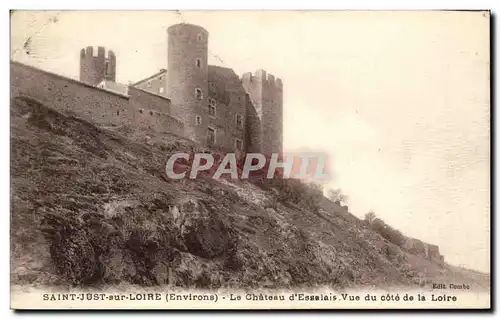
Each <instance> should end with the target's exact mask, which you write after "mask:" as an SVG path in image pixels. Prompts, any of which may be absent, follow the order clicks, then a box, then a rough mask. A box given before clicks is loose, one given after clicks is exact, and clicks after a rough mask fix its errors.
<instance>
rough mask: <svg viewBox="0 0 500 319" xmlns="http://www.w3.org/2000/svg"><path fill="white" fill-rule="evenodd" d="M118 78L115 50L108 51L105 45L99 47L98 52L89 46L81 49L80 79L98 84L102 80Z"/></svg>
mask: <svg viewBox="0 0 500 319" xmlns="http://www.w3.org/2000/svg"><path fill="white" fill-rule="evenodd" d="M115 79H116V57H115V54H114V53H113V51H111V50H109V51H107V52H106V49H105V48H104V47H98V48H97V52H94V48H93V47H91V46H89V47H86V48H85V49H82V50H81V51H80V81H81V82H84V83H87V84H90V85H97V84H99V83H101V82H102V80H107V81H113V82H115Z"/></svg>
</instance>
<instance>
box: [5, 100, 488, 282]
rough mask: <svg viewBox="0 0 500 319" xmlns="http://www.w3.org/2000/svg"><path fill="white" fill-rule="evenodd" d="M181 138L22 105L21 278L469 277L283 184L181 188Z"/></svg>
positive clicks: (18, 108) (16, 243) (15, 177)
mask: <svg viewBox="0 0 500 319" xmlns="http://www.w3.org/2000/svg"><path fill="white" fill-rule="evenodd" d="M196 149H197V147H196V146H195V145H192V144H190V143H189V142H188V141H185V140H182V139H179V138H176V137H173V136H154V135H151V134H149V133H148V132H137V131H133V132H132V131H127V128H124V127H122V128H116V127H115V128H102V127H101V128H98V127H96V126H94V125H93V124H92V123H88V122H85V121H83V120H80V119H78V118H77V117H74V116H72V115H70V114H61V113H58V112H56V111H54V110H53V109H51V108H50V105H49V106H44V105H40V104H38V103H36V102H34V101H29V100H13V101H12V102H11V238H12V240H11V260H12V266H11V277H12V278H11V279H12V282H13V283H14V284H28V285H54V284H55V285H65V286H67V285H81V286H99V285H109V284H137V285H143V286H151V285H165V284H169V285H176V286H181V287H197V288H209V287H211V288H217V287H269V288H278V287H279V288H287V287H288V288H289V287H298V286H301V287H303V286H323V285H328V286H330V287H333V288H338V289H339V288H347V287H356V286H364V287H373V286H376V287H389V286H406V287H408V286H412V285H430V284H431V283H432V282H436V281H438V280H439V281H440V282H442V281H443V280H444V281H445V282H447V281H448V282H454V281H456V280H458V281H459V283H461V284H462V283H470V284H472V285H473V286H474V287H487V285H488V281H489V277H488V276H487V275H483V274H479V275H477V274H476V275H474V276H470V275H469V273H468V272H467V271H458V270H457V269H456V268H454V267H451V266H448V265H438V264H434V263H431V262H429V261H427V260H424V259H422V258H420V257H417V256H413V255H410V254H408V253H406V252H404V251H402V250H401V249H400V248H399V247H398V246H395V245H393V244H391V243H389V242H388V241H386V240H385V239H383V238H382V237H381V236H379V235H378V234H377V233H375V232H374V231H372V230H371V229H370V228H369V227H367V226H366V224H365V223H364V222H362V221H360V220H359V219H357V218H356V217H354V216H353V215H351V214H349V213H346V212H345V211H342V210H341V209H339V207H338V206H336V205H335V204H334V203H332V202H330V201H328V200H326V199H325V198H321V199H319V200H318V202H317V205H318V209H311V208H310V207H309V206H307V205H302V204H301V203H300V202H298V203H292V202H289V201H287V200H286V198H283V197H282V196H280V194H279V191H277V190H275V189H273V188H272V187H271V188H269V187H267V188H263V187H259V186H257V185H255V184H250V183H249V182H244V181H238V182H228V181H220V182H217V181H214V180H212V179H210V178H202V179H197V180H183V181H171V180H168V179H167V178H166V177H165V175H164V167H165V161H166V159H167V156H168V155H169V154H171V153H173V152H175V151H177V150H180V151H186V150H191V151H193V150H196Z"/></svg>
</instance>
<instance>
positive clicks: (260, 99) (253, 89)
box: [242, 70, 283, 154]
mask: <svg viewBox="0 0 500 319" xmlns="http://www.w3.org/2000/svg"><path fill="white" fill-rule="evenodd" d="M242 84H243V87H244V88H245V90H246V91H247V92H248V94H249V96H250V99H251V100H252V103H253V106H254V108H255V111H252V112H253V113H255V114H257V116H258V117H259V119H260V138H261V141H259V142H258V141H255V143H256V144H260V145H261V152H262V153H264V154H271V153H281V152H282V151H283V84H282V82H281V80H280V79H279V78H275V77H274V76H273V75H272V74H267V72H266V71H264V70H257V71H256V72H255V74H251V73H246V74H244V75H243V77H242ZM256 124H257V123H252V126H253V127H255V128H256V127H257V125H256ZM251 134H256V135H257V132H255V131H251Z"/></svg>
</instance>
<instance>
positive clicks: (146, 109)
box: [10, 62, 183, 136]
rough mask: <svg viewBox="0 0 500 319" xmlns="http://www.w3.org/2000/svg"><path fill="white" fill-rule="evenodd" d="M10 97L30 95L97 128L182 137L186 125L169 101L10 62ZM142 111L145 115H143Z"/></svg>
mask: <svg viewBox="0 0 500 319" xmlns="http://www.w3.org/2000/svg"><path fill="white" fill-rule="evenodd" d="M10 67H11V75H10V77H11V97H12V98H14V97H16V96H28V97H31V98H34V99H36V100H38V101H40V102H41V103H44V104H46V105H47V106H49V107H51V108H54V109H56V110H57V111H59V112H62V113H65V114H68V115H75V116H77V117H79V118H82V119H84V120H87V121H89V122H92V123H95V124H97V125H114V126H121V125H128V126H130V127H136V128H145V129H151V130H154V131H156V132H165V133H172V134H176V135H179V136H183V124H182V122H181V121H180V120H179V119H176V118H174V117H172V116H170V115H169V114H167V113H168V109H169V106H170V101H169V100H168V99H166V98H164V97H161V96H157V95H154V94H150V93H148V92H144V91H141V90H139V89H135V88H129V94H130V96H125V95H121V94H118V93H115V92H112V91H107V90H105V89H101V88H97V87H94V86H91V85H88V84H85V83H81V82H79V81H76V80H73V79H70V78H66V77H63V76H60V75H57V74H53V73H50V72H46V71H43V70H40V69H37V68H34V67H31V66H27V65H24V64H21V63H17V62H11V63H10ZM141 110H142V113H141Z"/></svg>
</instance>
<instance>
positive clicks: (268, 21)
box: [9, 10, 492, 310]
mask: <svg viewBox="0 0 500 319" xmlns="http://www.w3.org/2000/svg"><path fill="white" fill-rule="evenodd" d="M490 27H491V13H490V12H489V11H474V10H471V11H439V10H428V11H425V10H424V11H368V10H365V11H356V10H353V11H342V10H337V11H335V10H332V11H314V10H310V11H306V10H304V11H251V10H250V11H230V10H228V11H222V10H220V11H218V10H213V11H196V10H193V11H189V10H186V11H183V10H157V11H153V10H150V11H113V10H107V11H104V10H102V11H99V10H96V11H78V10H67V11H51V10H39V11H37V10H11V11H10V61H9V77H10V79H9V81H10V83H9V90H10V97H9V99H10V100H9V102H10V119H9V121H10V195H9V196H10V225H9V227H10V235H9V236H10V294H11V296H10V298H11V300H10V307H11V309H17V310H20V309H156V310H161V309H165V310H168V309H247V310H250V309H309V310H315V309H331V310H335V309H352V310H356V309H379V310H384V309H478V310H480V309H482V310H487V309H491V289H492V287H491V271H492V270H491V269H490V266H491V251H490V249H491V247H490V245H491V236H492V234H491V229H490V225H491V207H490V198H491V194H490V192H491V191H490V187H491V185H490V171H491V169H490V166H491V162H490V159H491V137H490V132H491V129H490V120H491V105H490V103H491V90H490V85H491V83H490V81H491V79H490V74H491V71H490V67H491V62H490V59H491V57H490V52H491V48H490V39H491V34H490V33H491V30H490Z"/></svg>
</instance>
